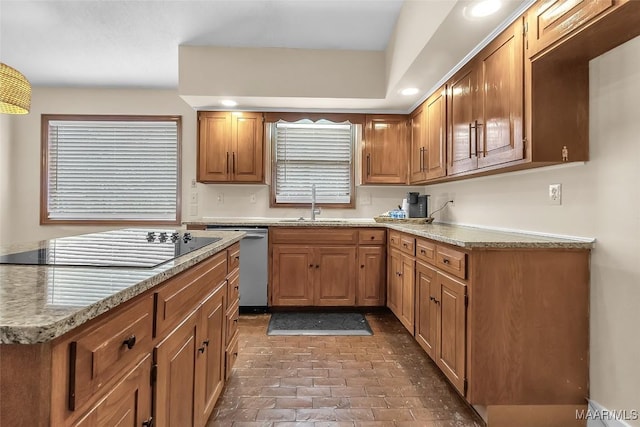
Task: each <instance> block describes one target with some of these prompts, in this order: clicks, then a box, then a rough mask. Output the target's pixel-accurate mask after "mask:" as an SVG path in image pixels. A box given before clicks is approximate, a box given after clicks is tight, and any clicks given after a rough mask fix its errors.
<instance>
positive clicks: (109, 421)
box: [0, 243, 239, 427]
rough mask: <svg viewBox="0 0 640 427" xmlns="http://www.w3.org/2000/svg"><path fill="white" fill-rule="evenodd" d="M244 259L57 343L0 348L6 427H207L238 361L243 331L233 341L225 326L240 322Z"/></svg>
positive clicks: (204, 269) (0, 414)
mask: <svg viewBox="0 0 640 427" xmlns="http://www.w3.org/2000/svg"><path fill="white" fill-rule="evenodd" d="M238 250H239V244H237V243H236V244H234V245H232V246H231V247H229V248H228V250H223V251H222V252H219V253H218V254H216V255H213V256H212V257H210V258H207V259H206V260H204V261H202V262H200V263H198V264H196V265H195V266H193V267H191V268H189V269H187V270H185V271H184V272H182V273H180V274H178V275H176V276H174V277H171V278H170V279H168V280H166V281H165V282H163V283H161V284H159V285H157V286H156V287H154V288H153V289H150V290H149V291H147V292H145V293H143V294H142V295H139V296H137V297H135V298H133V299H131V300H129V301H127V302H125V303H123V304H122V305H120V306H118V307H116V308H114V309H112V310H110V311H108V312H107V313H105V314H103V315H101V316H99V317H97V318H96V319H93V320H91V321H89V322H88V323H87V324H85V325H82V326H81V327H79V328H77V329H75V330H73V331H71V332H69V333H67V334H65V335H63V336H61V337H59V338H56V339H55V340H53V341H51V342H48V343H43V344H33V345H21V344H20V345H19V344H16V345H12V344H10V345H5V344H3V345H0V359H1V360H2V364H0V378H1V379H2V381H0V392H1V393H2V399H0V425H2V426H4V425H7V426H12V427H13V426H16V427H18V426H27V425H28V426H38V427H50V426H56V427H58V426H60V427H64V426H75V427H95V426H98V427H100V426H105V427H107V426H108V427H112V426H116V425H118V426H137V427H151V426H155V427H162V426H179V427H201V426H205V425H206V423H207V420H208V418H209V417H210V415H211V413H212V412H213V408H214V406H215V403H216V400H217V399H218V397H219V396H220V393H221V392H222V389H223V387H224V383H225V381H226V379H227V378H228V375H229V373H230V372H231V367H232V366H233V362H234V361H235V357H236V356H237V351H238V350H237V343H238V334H237V328H236V329H234V330H235V332H233V331H231V334H233V336H232V337H231V338H230V339H229V340H227V335H228V334H229V331H230V330H231V329H232V328H230V327H229V323H231V324H234V322H233V319H229V316H236V320H237V307H238V293H237V288H235V286H237V285H238V280H239V276H238V265H239V259H236V257H237V256H238ZM227 252H229V253H227ZM229 257H231V259H232V260H234V262H233V263H232V268H228V265H227V264H228V263H227V260H228V259H229ZM227 282H229V283H231V290H230V291H228V285H227ZM154 319H155V321H154ZM229 320H231V322H229ZM229 354H231V357H229ZM15 372H20V375H16V374H15ZM152 410H153V412H152ZM25 414H32V416H31V417H27V416H25Z"/></svg>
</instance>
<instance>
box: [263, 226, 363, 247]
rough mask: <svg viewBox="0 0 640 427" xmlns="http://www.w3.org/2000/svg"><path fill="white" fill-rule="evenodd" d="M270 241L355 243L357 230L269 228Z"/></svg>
mask: <svg viewBox="0 0 640 427" xmlns="http://www.w3.org/2000/svg"><path fill="white" fill-rule="evenodd" d="M269 239H270V242H271V243H294V244H295V243H301V244H308V243H311V242H312V243H314V244H332V245H333V244H345V245H346V244H356V243H357V242H358V232H357V230H354V229H353V228H335V227H334V228H330V227H295V228H275V227H274V228H271V229H270V233H269Z"/></svg>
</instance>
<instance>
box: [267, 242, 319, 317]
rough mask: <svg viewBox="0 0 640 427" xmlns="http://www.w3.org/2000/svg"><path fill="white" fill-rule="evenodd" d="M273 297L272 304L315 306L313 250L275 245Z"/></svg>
mask: <svg viewBox="0 0 640 427" xmlns="http://www.w3.org/2000/svg"><path fill="white" fill-rule="evenodd" d="M272 250H273V253H272V256H273V265H272V268H273V270H272V275H273V296H272V300H271V304H272V305H274V306H280V305H294V306H296V305H298V306H305V305H313V282H312V279H313V273H314V271H315V263H314V262H313V249H310V248H309V247H307V246H297V245H273V249H272Z"/></svg>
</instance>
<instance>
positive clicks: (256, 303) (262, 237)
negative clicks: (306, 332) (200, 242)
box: [207, 225, 269, 313]
mask: <svg viewBox="0 0 640 427" xmlns="http://www.w3.org/2000/svg"><path fill="white" fill-rule="evenodd" d="M207 229H216V230H229V231H243V232H245V233H246V235H245V236H244V237H243V238H242V240H240V312H242V313H264V312H266V311H267V284H268V282H269V270H268V268H267V261H268V257H269V241H268V235H269V230H268V228H266V227H230V226H226V225H224V226H219V225H208V226H207Z"/></svg>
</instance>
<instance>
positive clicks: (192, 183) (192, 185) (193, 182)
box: [191, 178, 196, 188]
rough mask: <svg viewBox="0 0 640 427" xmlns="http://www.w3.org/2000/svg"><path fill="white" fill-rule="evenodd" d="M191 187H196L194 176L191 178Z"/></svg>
mask: <svg viewBox="0 0 640 427" xmlns="http://www.w3.org/2000/svg"><path fill="white" fill-rule="evenodd" d="M191 188H196V179H195V178H193V179H192V180H191Z"/></svg>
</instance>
